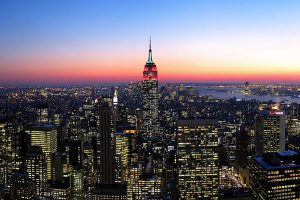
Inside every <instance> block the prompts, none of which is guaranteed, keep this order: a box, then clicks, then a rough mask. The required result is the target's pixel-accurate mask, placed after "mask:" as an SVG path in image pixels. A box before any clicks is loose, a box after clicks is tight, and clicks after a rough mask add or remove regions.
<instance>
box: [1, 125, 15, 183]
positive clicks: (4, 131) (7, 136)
mask: <svg viewBox="0 0 300 200" xmlns="http://www.w3.org/2000/svg"><path fill="white" fill-rule="evenodd" d="M11 160H12V151H11V131H9V125H8V123H7V122H4V121H3V122H0V184H3V185H8V183H9V179H10V176H11V173H12V171H11V170H12V165H11Z"/></svg>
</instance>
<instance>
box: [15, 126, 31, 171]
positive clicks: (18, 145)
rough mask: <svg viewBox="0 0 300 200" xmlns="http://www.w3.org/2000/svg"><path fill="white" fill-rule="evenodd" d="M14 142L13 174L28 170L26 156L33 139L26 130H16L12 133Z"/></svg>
mask: <svg viewBox="0 0 300 200" xmlns="http://www.w3.org/2000/svg"><path fill="white" fill-rule="evenodd" d="M11 144H12V149H11V150H12V174H14V173H24V172H25V170H26V166H25V156H26V152H28V150H29V149H30V146H31V139H30V135H28V134H27V133H26V132H25V131H20V132H15V133H13V134H12V135H11Z"/></svg>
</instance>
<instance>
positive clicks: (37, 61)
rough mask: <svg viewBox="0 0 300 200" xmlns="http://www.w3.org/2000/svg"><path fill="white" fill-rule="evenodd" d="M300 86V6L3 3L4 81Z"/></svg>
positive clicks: (254, 1)
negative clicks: (151, 70) (151, 76)
mask: <svg viewBox="0 0 300 200" xmlns="http://www.w3.org/2000/svg"><path fill="white" fill-rule="evenodd" d="M150 34H151V36H152V49H153V60H154V62H155V63H156V65H157V67H158V72H159V79H160V80H163V81H199V82H208V81H210V82H211V81H218V82H222V81H227V82H228V81H297V82H300V1H298V0H180V1H179V0H135V1H133V0H132V1H130V0H126V1H125V0H119V1H117V0H103V1H101V0H18V1H17V0H0V82H1V83H71V82H102V81H110V80H112V81H130V80H133V81H137V80H141V79H142V70H143V66H144V64H145V62H146V60H147V53H148V45H149V44H148V43H149V35H150Z"/></svg>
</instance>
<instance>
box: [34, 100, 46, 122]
mask: <svg viewBox="0 0 300 200" xmlns="http://www.w3.org/2000/svg"><path fill="white" fill-rule="evenodd" d="M48 109H49V106H48V105H47V104H46V103H40V104H38V105H37V107H36V113H37V122H38V123H47V122H48V121H49V119H48V115H49V114H48Z"/></svg>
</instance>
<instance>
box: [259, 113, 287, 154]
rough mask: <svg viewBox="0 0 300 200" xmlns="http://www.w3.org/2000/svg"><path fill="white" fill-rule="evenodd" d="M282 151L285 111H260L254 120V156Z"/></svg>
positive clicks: (283, 146) (283, 145) (283, 147)
mask: <svg viewBox="0 0 300 200" xmlns="http://www.w3.org/2000/svg"><path fill="white" fill-rule="evenodd" d="M283 150H285V111H281V110H263V111H261V113H260V114H259V115H258V116H257V118H256V133H255V152H256V155H261V154H262V153H267V152H276V151H283Z"/></svg>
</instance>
